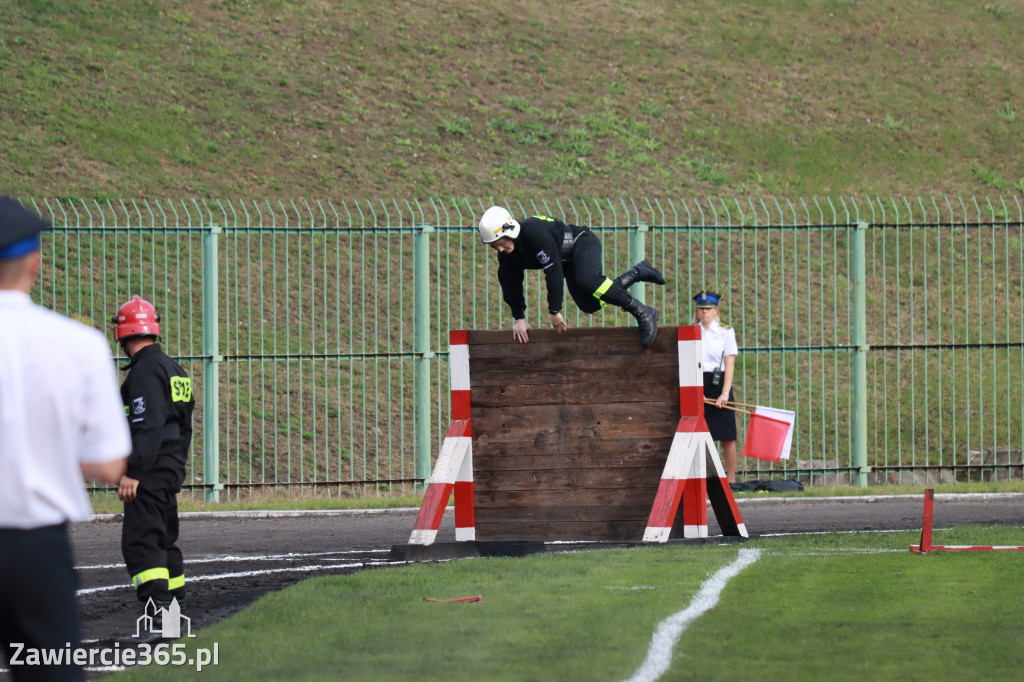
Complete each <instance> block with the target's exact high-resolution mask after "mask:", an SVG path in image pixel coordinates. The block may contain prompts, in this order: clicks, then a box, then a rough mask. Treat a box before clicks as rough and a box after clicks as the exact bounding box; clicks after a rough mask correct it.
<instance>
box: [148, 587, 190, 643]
mask: <svg viewBox="0 0 1024 682" xmlns="http://www.w3.org/2000/svg"><path fill="white" fill-rule="evenodd" d="M183 628H184V629H183ZM182 632H184V633H185V634H186V636H188V637H195V635H193V634H192V619H191V618H189V617H188V616H186V615H183V614H182V613H181V607H180V606H179V605H178V600H177V599H172V600H171V604H170V606H167V607H160V608H157V606H156V604H155V603H154V602H153V598H152V597H150V599H149V601H147V602H146V612H145V613H143V614H142V615H141V616H139V617H138V618H137V619H136V621H135V636H136V637H141V636H142V635H144V634H146V633H150V634H153V635H159V636H160V637H163V638H164V639H178V638H179V637H181V636H182Z"/></svg>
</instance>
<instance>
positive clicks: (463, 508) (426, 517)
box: [409, 326, 747, 545]
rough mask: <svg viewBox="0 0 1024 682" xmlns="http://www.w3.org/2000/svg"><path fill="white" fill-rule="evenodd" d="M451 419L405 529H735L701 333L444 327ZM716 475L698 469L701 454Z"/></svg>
mask: <svg viewBox="0 0 1024 682" xmlns="http://www.w3.org/2000/svg"><path fill="white" fill-rule="evenodd" d="M450 342H451V345H450V350H451V353H450V366H451V390H452V398H451V400H452V402H451V404H452V417H451V418H452V422H451V426H450V428H449V430H448V433H447V435H446V437H445V439H444V442H443V444H442V448H441V453H440V454H439V456H438V460H437V463H436V465H435V468H434V471H433V474H432V476H431V478H430V481H429V483H428V486H427V491H426V494H425V495H424V500H423V504H422V506H421V508H420V512H419V515H418V516H417V519H416V523H415V525H414V529H413V532H412V536H411V538H410V541H409V542H410V544H420V545H426V544H430V543H432V542H433V541H434V539H435V538H436V535H437V530H438V528H439V527H440V523H441V518H442V517H443V515H444V511H445V506H446V505H447V502H448V499H449V498H450V496H451V494H452V493H453V492H454V494H455V525H456V540H459V541H470V540H476V541H480V542H508V541H552V540H567V541H583V540H614V541H639V540H641V539H642V540H644V541H647V542H665V541H666V540H668V539H669V538H670V537H671V536H673V535H675V536H682V537H707V534H708V531H707V510H706V499H707V498H710V500H711V503H712V508H713V510H714V511H715V514H716V517H717V518H718V520H719V525H720V526H721V528H722V531H723V533H725V534H727V535H741V536H744V537H746V535H747V533H746V528H745V526H744V525H743V522H742V519H741V518H740V514H739V510H738V509H737V507H736V504H735V500H734V499H733V497H732V492H731V489H730V488H729V485H728V483H726V482H725V474H724V471H723V469H722V465H721V462H720V460H719V458H718V453H717V451H716V450H715V447H714V442H713V441H712V440H711V438H710V434H708V433H707V425H706V423H705V422H704V418H703V409H704V408H703V383H702V375H701V370H700V357H701V356H700V332H699V328H697V327H695V326H693V327H663V328H661V329H659V334H658V338H657V340H656V341H655V343H654V344H653V345H652V346H651V347H650V348H648V349H646V350H644V349H642V348H641V347H640V344H639V340H638V337H637V331H636V329H634V328H589V329H586V328H583V329H571V330H568V331H566V332H565V333H562V334H558V333H557V332H555V331H554V330H546V329H545V330H531V332H530V343H527V344H519V343H515V342H514V341H512V338H511V333H510V332H509V331H507V330H502V331H453V332H451V334H450ZM709 463H710V464H711V467H712V469H713V472H714V475H710V476H709V475H708V464H709Z"/></svg>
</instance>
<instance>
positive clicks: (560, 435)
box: [473, 418, 676, 449]
mask: <svg viewBox="0 0 1024 682" xmlns="http://www.w3.org/2000/svg"><path fill="white" fill-rule="evenodd" d="M655 426H656V425H651V424H643V423H640V424H572V425H569V426H566V425H564V424H560V425H549V424H540V425H537V426H534V425H533V424H531V423H529V422H522V421H520V422H511V421H510V422H508V423H507V425H505V426H501V425H499V427H498V428H487V426H477V422H476V420H475V418H474V421H473V443H474V446H473V447H474V449H475V448H476V443H482V444H486V443H498V442H503V443H508V442H522V443H538V442H540V441H542V440H545V439H547V440H557V441H572V440H576V439H580V438H598V439H607V440H618V439H621V438H640V437H643V436H652V437H661V436H665V435H667V434H669V433H675V427H676V425H675V424H672V425H671V426H663V427H659V428H655Z"/></svg>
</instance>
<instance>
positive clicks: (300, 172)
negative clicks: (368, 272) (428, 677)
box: [0, 0, 1024, 198]
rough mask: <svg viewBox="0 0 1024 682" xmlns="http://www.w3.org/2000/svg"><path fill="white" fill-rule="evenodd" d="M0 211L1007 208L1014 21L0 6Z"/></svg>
mask: <svg viewBox="0 0 1024 682" xmlns="http://www.w3.org/2000/svg"><path fill="white" fill-rule="evenodd" d="M0 27H2V29H0V74H2V77H0V102H2V103H3V104H2V107H0V144H2V146H3V148H4V152H3V154H0V190H2V191H6V192H12V193H15V194H18V195H21V196H70V197H98V198H102V197H131V196H149V197H179V196H200V197H203V196H205V197H248V196H285V197H323V198H365V197H418V198H422V197H428V196H449V195H452V196H457V197H461V196H473V197H477V196H483V197H486V196H495V195H512V196H517V197H534V196H541V195H543V196H623V195H634V196H643V195H655V196H692V195H697V196H707V195H764V194H770V195H786V196H803V195H820V194H832V195H835V194H855V195H862V194H867V195H875V194H884V195H889V194H931V193H948V194H966V195H969V194H994V193H1002V194H1018V193H1022V192H1024V90H1022V88H1021V87H1020V84H1021V83H1022V82H1024V6H1022V4H1021V3H1020V2H1011V1H1009V0H1007V1H1006V2H1003V3H975V2H962V1H959V0H884V1H879V2H855V1H853V0H825V1H821V2H801V1H799V0H788V1H786V0H731V1H729V0H726V1H715V2H712V1H710V0H702V1H698V2H687V3H665V2H661V0H633V1H631V2H612V1H604V0H592V1H588V2H540V1H538V0H520V1H516V2H494V1H493V0H453V1H451V2H445V3H433V2H415V1H414V2H392V3H384V2H369V1H366V0H354V1H352V2H345V3H335V2H324V1H322V0H321V1H318V0H298V1H295V2H285V1H282V0H278V1H276V2H275V1H271V2H256V1H255V0H222V1H220V2H192V1H188V2H186V1H183V0H167V1H164V0H161V1H159V2H155V1H154V2H146V1H143V0H110V1H106V2H100V1H99V0H82V1H78V2H70V1H61V0H54V1H45V0H22V1H18V2H14V1H12V0H0Z"/></svg>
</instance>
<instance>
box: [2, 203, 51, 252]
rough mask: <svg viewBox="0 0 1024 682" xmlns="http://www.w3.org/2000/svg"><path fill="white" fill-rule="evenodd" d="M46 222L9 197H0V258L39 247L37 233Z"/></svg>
mask: <svg viewBox="0 0 1024 682" xmlns="http://www.w3.org/2000/svg"><path fill="white" fill-rule="evenodd" d="M48 229H50V223H48V222H46V221H45V220H43V219H42V218H40V217H39V216H37V215H36V214H35V213H33V212H32V211H30V210H28V209H27V208H25V207H24V206H22V205H21V204H20V203H19V202H18V201H16V200H15V199H12V198H11V197H0V260H6V259H11V258H17V257H18V256H24V255H25V254H26V253H31V252H33V251H36V250H38V249H39V233H40V232H42V231H43V230H48Z"/></svg>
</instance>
